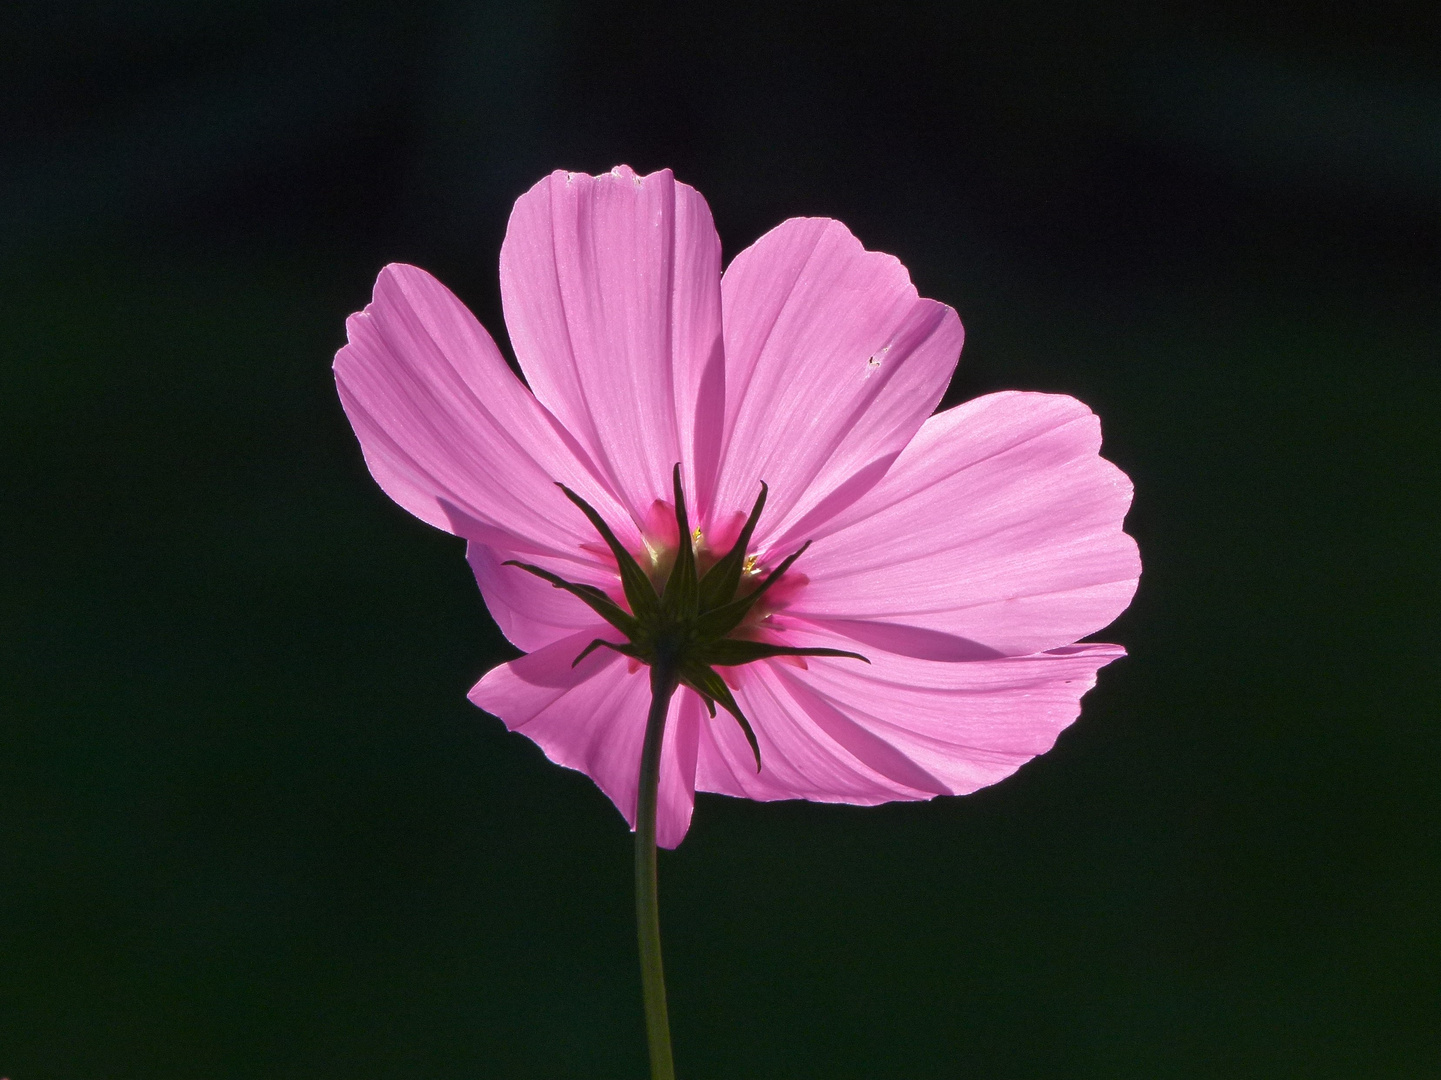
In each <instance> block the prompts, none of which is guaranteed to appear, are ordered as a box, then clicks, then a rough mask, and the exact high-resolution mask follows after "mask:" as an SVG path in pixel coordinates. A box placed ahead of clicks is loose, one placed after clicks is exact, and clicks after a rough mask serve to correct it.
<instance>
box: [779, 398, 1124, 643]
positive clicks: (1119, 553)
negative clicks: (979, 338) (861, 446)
mask: <svg viewBox="0 0 1441 1080" xmlns="http://www.w3.org/2000/svg"><path fill="white" fill-rule="evenodd" d="M1100 445H1101V428H1100V421H1099V420H1098V419H1097V418H1096V417H1095V415H1094V414H1092V413H1091V411H1090V410H1089V409H1087V408H1086V406H1084V405H1082V404H1081V403H1080V402H1078V401H1076V400H1075V399H1073V398H1069V397H1065V396H1062V395H1053V394H1029V393H1019V392H1007V393H1001V394H991V395H989V396H986V397H982V398H978V399H976V400H975V401H970V402H967V403H966V404H964V405H959V406H957V407H956V408H954V409H950V410H947V411H946V412H944V413H941V414H939V415H937V416H935V417H932V418H931V419H930V420H928V421H926V424H925V426H924V427H922V429H921V431H920V433H919V434H918V435H917V436H916V438H915V440H914V441H913V442H912V443H911V444H910V446H908V447H907V448H906V450H905V452H904V453H902V454H901V456H900V458H899V459H898V460H897V461H896V463H895V465H894V466H892V468H891V470H890V471H889V472H888V473H887V475H886V476H885V478H884V479H883V480H882V481H881V482H880V483H879V484H878V485H876V487H874V488H873V489H872V490H871V491H870V492H868V493H867V494H866V495H865V496H864V497H863V498H861V499H860V500H859V501H857V502H856V503H855V504H854V505H853V506H851V507H849V508H848V509H847V510H845V511H844V512H843V513H841V514H839V515H837V517H836V518H835V519H833V520H832V521H831V522H830V523H829V525H828V526H826V527H825V528H824V529H823V530H822V531H821V535H818V536H817V537H816V539H815V543H814V545H813V546H812V547H811V549H810V550H809V551H808V552H807V553H806V556H805V559H804V560H803V564H798V567H797V568H798V569H801V570H803V571H804V572H805V573H806V575H807V576H808V577H809V578H810V583H809V585H807V586H806V588H805V589H804V591H803V592H801V593H800V595H799V596H798V597H797V600H796V602H795V604H794V605H793V607H792V608H791V609H790V610H789V611H787V613H786V614H787V616H788V617H793V618H804V619H809V620H812V621H818V622H821V623H824V624H826V625H829V626H831V627H832V628H833V629H836V630H839V631H841V632H843V633H848V634H850V635H851V636H852V638H853V639H854V640H856V641H863V642H864V641H867V640H869V641H870V642H871V643H872V644H880V645H882V646H883V647H886V648H890V649H895V650H897V651H903V652H910V653H912V654H913V655H917V656H923V657H925V656H931V657H939V656H940V655H942V654H943V653H944V651H945V649H946V647H947V646H946V642H947V640H949V641H950V642H951V645H950V648H952V649H953V650H955V656H954V657H952V658H963V657H964V656H966V655H967V650H970V652H969V655H970V656H974V657H979V656H985V655H987V654H991V653H1002V654H1006V655H1023V654H1028V653H1034V652H1043V651H1045V650H1048V649H1054V648H1056V647H1058V646H1061V645H1068V644H1070V643H1071V642H1073V641H1075V640H1077V639H1078V638H1081V637H1084V636H1085V635H1087V634H1090V633H1093V632H1095V631H1096V630H1099V629H1100V628H1101V627H1103V626H1105V625H1107V624H1108V623H1110V622H1111V621H1112V620H1113V619H1114V618H1115V617H1116V616H1117V615H1119V614H1120V613H1121V612H1122V611H1123V610H1124V609H1125V607H1126V605H1127V604H1128V603H1130V600H1131V596H1132V595H1133V594H1134V592H1135V589H1136V582H1137V579H1138V577H1139V575H1140V559H1139V556H1138V554H1137V551H1136V544H1135V541H1133V540H1132V539H1131V538H1130V537H1129V536H1127V535H1126V534H1125V533H1124V532H1122V531H1121V526H1122V520H1123V518H1124V517H1125V514H1126V510H1127V508H1128V507H1129V506H1130V503H1131V483H1130V481H1129V480H1128V479H1127V478H1126V475H1125V474H1124V473H1122V472H1121V471H1120V470H1119V469H1117V468H1116V467H1115V466H1114V465H1112V464H1111V463H1110V462H1108V461H1106V460H1105V459H1103V458H1102V457H1101V456H1100V453H1099V451H1100ZM938 635H940V636H938ZM908 642H909V643H910V645H913V646H914V647H910V646H908V644H907V643H908ZM860 651H861V652H865V651H866V650H865V648H864V647H863V646H862V647H860Z"/></svg>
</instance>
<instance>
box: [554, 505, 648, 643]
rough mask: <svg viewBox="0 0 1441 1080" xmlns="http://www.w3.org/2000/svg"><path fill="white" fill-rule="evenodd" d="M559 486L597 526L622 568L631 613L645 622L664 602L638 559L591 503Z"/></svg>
mask: <svg viewBox="0 0 1441 1080" xmlns="http://www.w3.org/2000/svg"><path fill="white" fill-rule="evenodd" d="M556 487H558V488H560V490H561V491H563V492H565V497H566V498H567V499H569V500H570V501H571V502H573V503H575V505H576V506H578V507H579V508H580V511H581V513H583V514H584V515H585V516H586V517H587V518H588V519H589V520H590V523H591V524H592V525H594V526H595V531H596V532H598V533H600V535H601V539H603V540H604V541H605V542H606V546H608V547H609V548H610V553H611V554H612V555H614V556H615V562H616V565H617V566H618V567H619V568H620V584H621V588H623V589H624V590H625V598H626V600H627V601H628V602H629V603H630V610H631V611H632V612H634V614H635V617H636V618H637V619H642V620H644V619H646V618H647V617H649V616H651V615H653V614H654V613H655V612H657V611H659V610H660V602H659V600H658V599H657V597H656V595H655V586H654V585H652V584H651V583H650V577H649V576H647V574H646V572H645V571H644V570H642V569H641V567H640V563H638V562H636V561H635V556H634V555H632V554H631V553H630V552H629V551H627V550H626V549H625V545H624V544H622V543H621V542H620V541H619V540H618V539H616V535H615V533H613V532H611V531H610V526H609V525H607V524H606V523H605V518H603V517H601V516H600V515H599V514H598V513H596V511H595V508H594V507H592V506H591V505H590V503H588V502H586V501H585V500H584V499H582V498H581V497H580V496H579V495H577V494H576V493H575V492H573V491H571V490H570V488H568V487H566V486H565V485H564V484H557V485H556ZM627 636H628V637H629V636H632V635H627Z"/></svg>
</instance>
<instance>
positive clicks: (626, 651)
mask: <svg viewBox="0 0 1441 1080" xmlns="http://www.w3.org/2000/svg"><path fill="white" fill-rule="evenodd" d="M602 647H604V648H607V649H614V650H615V651H616V652H618V653H620V654H621V655H622V656H629V657H631V658H632V659H635V660H643V659H644V657H643V656H641V653H640V650H639V649H637V648H636V647H635V646H634V645H617V644H616V643H615V642H614V641H606V639H605V638H596V639H595V640H594V641H592V642H591V643H590V644H589V645H587V646H586V647H585V648H584V649H581V650H580V655H579V656H577V657H576V658H575V659H574V660H572V661H571V662H570V666H571V667H575V666H576V665H577V664H579V663H580V662H581V661H582V660H584V659H585V658H586V657H587V656H589V655H590V654H591V653H593V652H595V650H596V649H599V648H602Z"/></svg>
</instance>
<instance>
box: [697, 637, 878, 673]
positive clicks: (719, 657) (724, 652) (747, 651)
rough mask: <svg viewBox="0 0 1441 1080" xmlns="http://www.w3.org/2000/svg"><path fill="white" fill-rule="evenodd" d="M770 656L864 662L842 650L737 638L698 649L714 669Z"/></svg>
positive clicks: (701, 657)
mask: <svg viewBox="0 0 1441 1080" xmlns="http://www.w3.org/2000/svg"><path fill="white" fill-rule="evenodd" d="M772 656H844V657H848V658H849V659H852V660H865V662H866V663H867V664H869V663H870V661H869V660H867V659H866V658H865V657H864V656H862V655H861V654H860V653H857V652H846V651H845V650H844V649H801V648H792V647H791V646H789V645H771V644H769V643H768V642H764V641H742V640H740V639H739V638H721V639H720V640H719V641H712V642H710V643H709V644H706V645H703V646H701V648H700V659H701V660H702V661H704V662H705V663H707V664H711V665H713V666H715V667H736V666H737V665H740V664H750V663H754V662H755V661H756V660H768V659H769V658H770V657H772Z"/></svg>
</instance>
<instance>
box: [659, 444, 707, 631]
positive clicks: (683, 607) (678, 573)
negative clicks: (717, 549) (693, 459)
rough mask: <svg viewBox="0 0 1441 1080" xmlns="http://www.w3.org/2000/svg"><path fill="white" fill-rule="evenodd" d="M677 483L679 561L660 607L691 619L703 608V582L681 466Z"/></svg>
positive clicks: (675, 478)
mask: <svg viewBox="0 0 1441 1080" xmlns="http://www.w3.org/2000/svg"><path fill="white" fill-rule="evenodd" d="M672 480H673V482H674V484H675V524H676V528H677V529H678V530H679V541H678V543H677V544H676V549H675V564H674V565H673V566H672V567H671V568H670V577H669V578H667V579H666V583H665V592H664V593H662V594H661V598H660V609H661V611H662V612H664V613H665V614H666V615H669V616H670V617H671V618H672V619H675V620H678V621H683V622H689V621H691V620H692V619H694V618H695V617H696V614H697V612H698V611H699V602H700V583H699V582H698V581H697V580H696V567H695V547H694V544H693V543H692V540H691V533H690V516H689V515H688V514H687V513H686V509H685V491H684V489H682V488H681V484H680V465H679V464H677V465H676V467H675V472H674V473H673V474H672Z"/></svg>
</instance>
